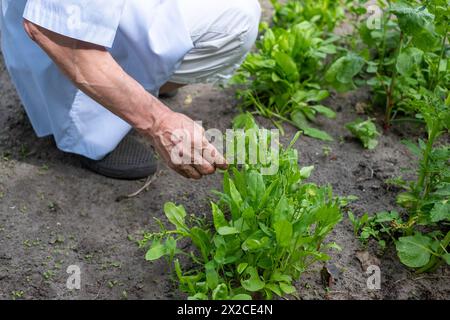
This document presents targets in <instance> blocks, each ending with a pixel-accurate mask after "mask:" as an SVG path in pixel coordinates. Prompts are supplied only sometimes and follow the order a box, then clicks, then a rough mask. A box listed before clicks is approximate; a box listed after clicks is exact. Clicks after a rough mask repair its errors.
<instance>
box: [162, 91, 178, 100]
mask: <svg viewBox="0 0 450 320" xmlns="http://www.w3.org/2000/svg"><path fill="white" fill-rule="evenodd" d="M178 92H179V90H178V89H175V90H172V91H169V92H164V93H160V94H159V96H158V97H159V98H160V99H169V98H174V97H176V96H177V94H178Z"/></svg>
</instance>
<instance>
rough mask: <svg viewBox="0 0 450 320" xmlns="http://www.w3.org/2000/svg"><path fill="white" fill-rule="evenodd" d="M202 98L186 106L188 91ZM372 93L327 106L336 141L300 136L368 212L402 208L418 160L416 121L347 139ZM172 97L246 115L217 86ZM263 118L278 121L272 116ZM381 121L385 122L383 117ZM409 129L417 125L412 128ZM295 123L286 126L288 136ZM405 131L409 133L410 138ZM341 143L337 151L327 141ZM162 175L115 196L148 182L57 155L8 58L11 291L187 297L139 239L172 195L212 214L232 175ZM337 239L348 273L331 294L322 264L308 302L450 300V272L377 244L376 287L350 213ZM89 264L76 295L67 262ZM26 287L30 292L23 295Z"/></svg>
mask: <svg viewBox="0 0 450 320" xmlns="http://www.w3.org/2000/svg"><path fill="white" fill-rule="evenodd" d="M188 95H190V96H191V97H192V103H191V104H186V103H185V102H186V97H187V96H188ZM368 99H369V96H368V95H367V94H366V93H365V92H364V91H361V92H357V93H353V94H349V95H339V96H337V95H336V96H333V97H332V98H330V99H329V101H328V105H329V106H331V107H332V108H333V109H335V110H336V111H337V114H338V116H337V119H336V120H321V121H320V123H319V125H320V126H322V127H323V128H324V129H326V130H327V131H328V132H329V133H330V134H331V135H332V136H334V137H335V142H333V143H328V144H327V143H322V142H320V141H317V140H314V139H310V138H307V137H302V138H301V139H300V140H299V141H298V142H297V144H296V148H297V149H298V150H299V152H300V155H301V161H300V162H301V165H305V166H306V165H312V164H313V165H315V166H316V170H315V172H314V174H313V176H312V178H311V180H312V181H314V182H316V183H319V184H327V183H329V184H331V185H332V186H333V188H334V190H335V193H336V194H339V195H356V196H358V197H359V200H357V201H356V202H354V203H353V204H352V205H351V206H350V207H351V209H352V210H353V211H354V212H355V213H357V214H362V213H364V212H369V213H373V212H377V211H380V210H384V209H392V208H394V207H395V195H396V190H389V189H388V188H387V186H386V185H385V183H384V180H385V179H387V178H391V177H396V176H399V175H401V174H403V169H404V168H413V166H414V161H415V159H414V158H413V157H412V155H410V154H409V153H408V151H407V150H406V148H405V147H404V146H403V145H402V144H401V143H400V140H401V139H404V138H410V139H414V138H416V136H413V135H411V133H415V132H420V130H417V129H415V128H403V129H407V130H403V129H402V130H392V131H390V132H388V133H386V134H385V135H383V136H382V137H381V138H380V143H379V146H378V147H377V149H376V150H375V151H366V150H363V149H362V148H361V146H360V145H359V144H358V142H356V141H355V140H353V139H351V138H349V137H348V132H347V131H346V130H345V128H344V124H345V123H347V122H349V121H351V120H353V119H355V118H356V117H357V115H356V113H355V105H356V104H357V103H358V102H364V101H367V100H368ZM167 104H168V105H169V106H170V107H172V108H173V109H175V110H178V111H181V112H184V113H186V114H187V115H188V116H191V117H193V118H194V119H196V120H203V123H204V125H205V127H207V128H211V127H215V128H219V129H221V130H225V129H226V128H228V127H229V126H230V123H231V119H232V118H233V117H234V116H235V115H236V114H237V112H238V111H237V109H236V108H235V99H234V93H233V91H232V90H230V89H227V90H222V89H217V88H213V87H211V86H208V85H197V86H192V87H189V88H186V89H183V90H181V92H180V94H179V95H178V96H177V97H176V98H173V99H170V100H167ZM260 120H261V124H264V125H265V126H266V127H270V126H271V124H270V122H268V121H267V120H265V119H260ZM379 123H381V122H379ZM398 132H410V133H409V134H407V135H406V136H401V135H400V134H399V133H398ZM294 133H295V130H294V128H292V127H289V126H286V136H285V137H284V138H283V140H284V141H287V140H289V139H290V138H292V136H293V135H294ZM402 135H404V134H402ZM324 146H329V147H330V148H331V149H332V151H331V154H330V155H329V156H328V157H327V156H325V155H324V152H323V147H324ZM160 170H161V177H160V178H159V179H158V180H157V181H156V182H155V183H154V184H152V185H151V186H150V187H149V188H148V190H146V191H145V192H144V193H142V194H141V195H139V196H138V197H135V198H133V199H128V200H124V201H121V202H116V201H115V200H116V198H117V197H118V196H121V195H126V194H129V193H132V192H134V191H136V190H137V189H139V188H140V187H141V186H142V185H143V183H144V181H135V182H130V181H116V180H110V179H107V178H103V177H100V176H96V175H94V174H91V173H90V172H88V171H85V170H84V169H82V168H81V167H80V164H79V163H78V161H77V159H76V158H75V157H73V156H70V155H66V154H63V153H62V152H60V151H58V150H57V149H56V148H55V146H54V143H53V142H52V139H51V138H45V139H37V138H36V136H35V135H34V133H33V130H32V129H31V127H30V124H29V122H28V120H27V118H26V116H25V115H24V112H23V111H22V108H21V106H20V102H19V100H18V98H17V95H16V93H15V90H14V88H13V86H12V85H11V83H10V80H9V77H8V75H7V73H6V71H5V68H4V66H3V65H2V64H1V65H0V299H11V298H14V297H17V298H19V297H22V298H25V299H126V298H127V299H173V298H179V297H183V295H182V294H180V293H179V292H178V291H177V289H176V288H174V287H173V284H172V281H171V273H170V271H169V266H168V265H167V264H166V263H165V262H164V261H160V262H157V263H148V262H146V261H145V260H144V253H145V252H144V251H142V250H140V249H139V248H138V247H137V245H136V243H135V241H134V240H133V239H137V238H139V236H140V235H141V234H142V231H143V230H156V229H157V226H156V224H155V222H154V219H153V218H154V217H157V218H163V214H162V207H163V204H164V203H165V202H166V201H174V202H176V203H180V204H183V205H184V206H185V207H186V210H187V211H188V212H189V213H191V214H196V215H206V216H208V215H209V212H210V211H209V207H208V196H209V191H210V190H211V189H217V188H220V181H221V176H220V175H215V176H212V177H208V178H205V179H203V180H202V181H198V182H194V181H188V180H186V179H184V178H182V177H180V176H178V175H176V174H175V173H173V172H171V171H170V170H169V169H167V168H166V167H165V166H164V165H163V164H162V163H161V164H160ZM330 240H333V241H336V242H337V243H338V244H339V245H340V246H341V247H342V248H343V250H342V251H341V252H339V253H334V254H333V261H332V262H333V263H334V265H335V266H336V267H337V269H338V270H339V271H340V277H339V279H338V280H337V282H336V283H335V285H333V286H332V287H331V289H330V290H325V288H324V286H323V285H322V282H321V277H320V272H319V271H320V269H321V266H320V265H317V266H316V267H315V268H314V270H311V271H309V272H307V273H305V274H304V275H303V277H302V278H301V279H300V281H299V283H298V289H299V296H300V297H301V298H303V299H448V298H449V297H450V281H449V278H450V272H449V269H448V268H441V269H440V270H438V271H437V272H436V273H434V274H429V275H422V276H417V275H415V274H413V273H411V272H410V271H408V270H407V269H406V268H405V267H404V266H403V265H402V264H401V263H400V262H399V261H398V259H397V258H396V255H395V252H394V251H393V250H388V251H387V252H385V253H379V252H377V251H376V248H375V247H370V248H369V249H368V250H369V254H370V257H371V258H372V259H378V260H379V265H380V268H381V276H382V285H381V290H369V289H367V286H366V279H367V275H366V274H365V269H363V268H362V266H361V263H360V262H359V261H358V259H357V257H356V254H357V252H358V251H361V250H364V248H362V247H361V245H360V244H359V242H358V241H357V240H356V239H355V237H354V236H353V231H352V226H351V224H350V222H349V221H348V220H347V219H344V220H343V222H342V223H341V224H339V226H338V227H337V228H336V230H335V231H334V232H333V234H332V236H331V237H330ZM69 265H79V266H80V267H81V271H82V274H81V279H82V289H81V290H79V291H77V290H75V291H69V290H68V289H66V280H67V277H68V276H69V275H68V274H67V273H66V269H67V267H68V266H69ZM22 292H23V294H22Z"/></svg>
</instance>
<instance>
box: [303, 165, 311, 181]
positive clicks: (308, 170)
mask: <svg viewBox="0 0 450 320" xmlns="http://www.w3.org/2000/svg"><path fill="white" fill-rule="evenodd" d="M313 171H314V166H309V167H303V168H301V169H300V176H301V177H302V179H308V178H309V177H310V176H311V173H312V172H313Z"/></svg>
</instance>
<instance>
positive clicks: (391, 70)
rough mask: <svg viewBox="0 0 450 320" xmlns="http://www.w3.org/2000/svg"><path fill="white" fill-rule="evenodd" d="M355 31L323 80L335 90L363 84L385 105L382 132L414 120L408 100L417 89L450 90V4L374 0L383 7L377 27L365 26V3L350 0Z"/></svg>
mask: <svg viewBox="0 0 450 320" xmlns="http://www.w3.org/2000/svg"><path fill="white" fill-rule="evenodd" d="M358 2H359V3H360V5H359V6H356V7H352V8H350V11H351V12H352V13H353V14H354V16H356V18H355V20H356V22H355V23H354V27H355V33H354V34H351V36H350V37H349V38H348V41H347V43H346V44H345V49H344V50H343V52H344V54H343V55H342V56H341V57H339V58H338V59H337V60H336V61H335V62H334V63H333V64H332V65H331V67H330V69H329V70H328V72H327V76H326V81H327V82H328V83H329V84H330V85H331V86H333V87H334V88H335V89H337V90H338V91H348V90H352V89H354V88H355V87H356V86H355V84H354V79H355V78H356V80H357V83H358V84H359V85H364V84H367V85H369V86H370V87H371V88H372V91H373V93H374V94H375V99H374V100H375V102H376V103H379V104H383V105H384V106H385V128H389V126H390V125H391V123H392V121H394V120H395V119H396V118H397V117H398V115H405V116H406V117H407V118H403V119H399V120H398V121H401V120H408V121H417V119H412V118H414V115H415V114H416V113H417V110H415V109H412V108H411V104H410V103H409V100H410V99H411V97H414V96H416V95H417V93H418V92H419V91H420V90H421V88H426V89H428V90H430V91H435V89H439V90H440V91H442V92H444V93H446V92H448V88H449V87H450V82H449V80H450V73H449V71H450V64H449V63H448V58H449V54H450V50H448V49H449V45H448V41H447V40H448V32H449V29H448V28H449V27H448V26H449V23H450V21H449V17H450V6H449V4H448V1H446V0H429V1H426V2H425V3H424V4H422V3H421V2H419V1H415V0H409V1H397V0H395V1H378V5H379V6H381V8H382V9H383V15H382V16H381V21H380V24H379V25H378V26H377V25H370V24H368V20H367V17H366V16H365V15H366V13H367V11H366V9H365V7H364V6H363V4H364V3H365V2H366V1H354V4H357V3H358Z"/></svg>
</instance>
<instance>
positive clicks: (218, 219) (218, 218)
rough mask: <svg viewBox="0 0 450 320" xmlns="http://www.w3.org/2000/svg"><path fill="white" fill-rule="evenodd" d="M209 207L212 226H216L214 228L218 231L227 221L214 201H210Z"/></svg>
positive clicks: (226, 224)
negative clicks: (212, 221)
mask: <svg viewBox="0 0 450 320" xmlns="http://www.w3.org/2000/svg"><path fill="white" fill-rule="evenodd" d="M211 208H212V214H213V220H214V227H215V228H216V230H217V231H218V230H219V229H220V228H222V227H225V226H228V222H227V220H226V219H225V216H224V214H223V212H222V210H220V208H219V207H218V206H217V205H216V204H215V203H214V202H211Z"/></svg>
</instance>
